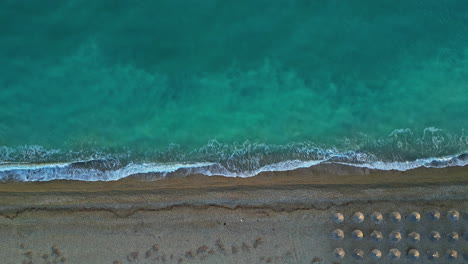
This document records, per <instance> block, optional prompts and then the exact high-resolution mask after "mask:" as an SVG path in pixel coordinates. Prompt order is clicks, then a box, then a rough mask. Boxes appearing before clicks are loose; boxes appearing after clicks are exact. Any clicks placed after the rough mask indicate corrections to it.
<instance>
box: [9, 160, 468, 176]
mask: <svg viewBox="0 0 468 264" xmlns="http://www.w3.org/2000/svg"><path fill="white" fill-rule="evenodd" d="M336 158H342V157H341V156H338V157H332V158H330V159H326V160H309V161H301V160H288V161H282V162H278V163H274V164H269V165H266V166H263V167H261V168H259V169H256V170H252V171H241V172H239V171H229V170H228V169H226V168H225V167H224V166H222V165H220V164H218V163H209V162H197V163H168V164H161V163H141V164H136V163H130V164H128V165H126V166H123V167H120V168H114V169H105V170H103V169H98V168H93V167H92V165H90V166H88V167H83V166H76V164H78V163H48V164H25V163H19V164H12V163H9V164H5V163H4V164H0V180H3V181H51V180H80V181H116V180H119V179H122V178H126V177H129V176H132V175H147V176H148V177H146V179H149V180H152V179H153V180H157V179H162V178H165V177H166V176H167V175H168V174H170V173H174V172H177V171H179V172H181V173H182V176H185V175H190V174H204V175H207V176H214V175H220V176H225V177H243V178H246V177H253V176H255V175H258V174H259V173H262V172H268V171H291V170H295V169H299V168H309V167H313V166H316V165H319V164H333V163H336V164H343V165H349V166H354V167H362V168H369V169H376V170H398V171H407V170H411V169H415V168H420V167H427V168H440V167H452V166H465V165H468V159H467V158H459V156H456V157H442V158H429V159H418V160H415V161H408V162H381V161H377V162H369V163H349V162H339V161H333V159H336Z"/></svg>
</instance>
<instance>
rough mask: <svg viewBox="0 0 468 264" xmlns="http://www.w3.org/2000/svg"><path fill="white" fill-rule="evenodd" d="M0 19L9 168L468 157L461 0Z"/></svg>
mask: <svg viewBox="0 0 468 264" xmlns="http://www.w3.org/2000/svg"><path fill="white" fill-rule="evenodd" d="M0 25H1V33H0V61H1V62H2V64H1V65H0V178H1V179H3V180H50V179H64V178H66V179H81V180H112V179H118V178H121V177H125V176H128V175H131V174H135V173H153V172H167V171H173V170H176V169H177V168H180V167H186V168H198V169H200V170H197V171H196V172H203V173H206V174H223V175H228V176H251V175H254V174H256V173H258V172H259V171H262V170H284V169H291V168H295V167H300V166H310V165H313V164H316V163H318V162H324V161H328V162H344V163H351V164H355V165H359V166H369V167H375V168H380V169H402V170H404V169H409V168H414V167H417V166H448V165H464V164H466V163H467V162H468V158H467V157H466V155H463V154H464V153H466V152H468V114H467V113H468V2H467V1H464V0H445V1H441V0H426V1H420V0H405V1H395V0H391V1H390V0H381V1H375V0H350V1H338V0H291V1H280V0H278V1H271V0H270V1H263V0H237V1H229V0H228V1H225V0H170V1H169V0H159V1H110V0H103V1H85V0H69V1H58V2H57V1H50V0H46V1H27V2H24V1H13V0H10V1H8V0H5V1H2V2H1V3H0ZM85 161H88V163H79V162H85ZM89 161H93V162H91V163H89ZM71 163H73V164H71ZM77 164H78V165H77ZM431 164H432V165H431Z"/></svg>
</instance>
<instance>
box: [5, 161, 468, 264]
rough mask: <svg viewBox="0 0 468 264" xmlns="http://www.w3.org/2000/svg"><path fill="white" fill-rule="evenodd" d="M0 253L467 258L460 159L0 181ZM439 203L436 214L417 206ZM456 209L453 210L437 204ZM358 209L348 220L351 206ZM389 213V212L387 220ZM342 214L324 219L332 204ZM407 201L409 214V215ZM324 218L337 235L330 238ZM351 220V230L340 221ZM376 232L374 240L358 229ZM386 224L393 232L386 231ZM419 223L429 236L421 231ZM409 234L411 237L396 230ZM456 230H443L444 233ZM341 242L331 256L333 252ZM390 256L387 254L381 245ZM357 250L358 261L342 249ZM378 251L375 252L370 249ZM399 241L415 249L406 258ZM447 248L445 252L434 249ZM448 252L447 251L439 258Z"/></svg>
mask: <svg viewBox="0 0 468 264" xmlns="http://www.w3.org/2000/svg"><path fill="white" fill-rule="evenodd" d="M0 198H1V199H0V256H1V260H0V263H5V264H9V263H355V262H356V263H426V262H427V251H428V250H436V251H438V252H439V254H440V259H439V260H438V261H435V262H431V263H466V261H468V260H467V259H466V258H467V257H468V256H467V255H466V254H468V235H467V233H466V232H467V231H468V228H467V227H468V215H467V213H468V168H467V167H462V168H460V167H453V168H445V169H416V170H411V171H407V172H396V171H388V172H382V171H373V170H368V169H359V168H349V167H346V166H336V165H335V166H333V168H331V167H330V166H316V167H313V168H308V169H298V170H295V171H289V172H282V173H279V172H277V173H262V174H261V175H258V176H256V177H252V178H245V179H242V178H226V177H206V176H201V175H193V176H190V177H185V178H179V177H176V176H174V178H171V179H167V180H159V181H146V180H145V176H144V175H140V176H137V177H133V178H131V179H125V180H121V181H117V182H105V183H100V182H72V181H54V182H47V183H3V184H0ZM432 210H437V211H439V212H440V214H441V217H440V219H439V220H438V221H432V220H430V219H429V217H428V213H429V212H430V211H432ZM450 210H456V211H457V212H459V214H460V215H459V220H458V221H450V220H449V219H448V218H447V213H448V212H449V211H450ZM358 211H359V212H362V213H363V214H364V217H365V218H364V222H363V223H355V222H354V221H353V220H352V215H353V214H354V213H355V212H358ZM375 211H378V212H381V213H382V215H383V222H382V223H373V222H372V221H371V214H372V213H373V212H375ZM394 211H396V212H399V213H400V214H401V215H402V220H401V222H399V223H395V222H392V221H391V220H390V214H391V213H392V212H394ZM338 212H339V213H342V214H343V215H344V223H338V224H336V223H334V222H333V221H332V216H333V215H334V214H335V213H338ZM412 212H418V213H420V215H421V220H420V221H419V222H412V221H411V220H410V219H409V218H408V216H409V215H410V214H411V213H412ZM335 229H340V230H343V233H344V235H345V237H344V239H343V240H334V239H332V235H331V234H332V232H333V230H335ZM353 230H361V231H362V233H363V235H364V237H363V239H362V240H360V241H354V240H353V239H352V235H351V234H352V231H353ZM374 230H377V231H380V232H381V233H382V235H383V240H382V241H380V242H376V241H374V240H372V239H371V238H370V234H371V232H372V231H374ZM392 231H399V232H401V235H402V239H401V241H399V242H391V241H389V239H388V237H389V234H390V233H391V232H392ZM431 231H438V232H439V233H440V234H441V239H440V241H436V242H433V241H431V240H430V239H429V234H430V232H431ZM412 232H416V233H418V234H420V241H411V239H409V238H408V235H409V234H410V233H412ZM451 232H456V233H457V234H458V235H459V239H458V240H455V241H449V235H448V234H449V233H451ZM335 248H343V250H344V252H345V253H346V254H345V256H344V258H343V259H341V260H340V259H337V258H335V257H334V255H333V250H334V249H335ZM392 248H396V249H398V250H399V251H400V252H401V258H400V259H399V260H393V261H392V260H391V259H390V258H389V257H388V252H389V250H390V249H392ZM355 249H359V250H362V253H364V256H363V260H361V261H357V260H355V258H354V257H353V256H352V255H353V250H355ZM373 249H379V250H380V251H381V252H382V258H381V260H380V261H374V260H372V259H371V257H370V252H371V250H373ZM411 249H416V250H418V252H420V259H419V260H416V261H414V260H411V259H409V257H408V256H407V253H408V251H409V250H411ZM450 249H452V250H455V251H456V252H457V258H456V259H454V260H450V261H449V260H448V259H447V255H446V251H447V250H450ZM447 261H449V262H447Z"/></svg>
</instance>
